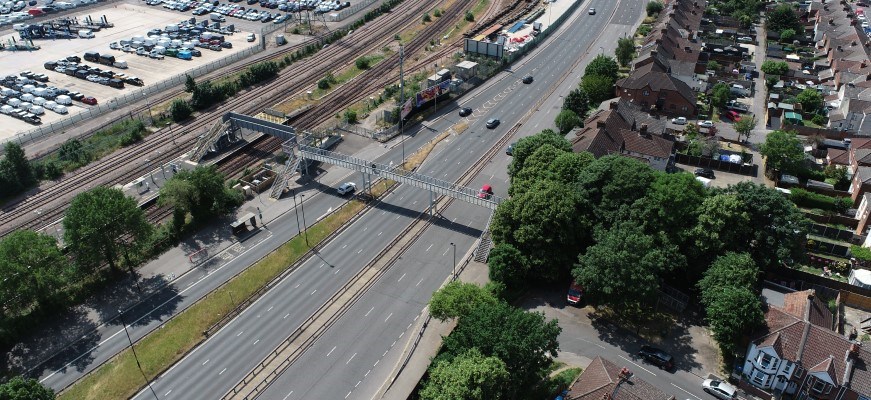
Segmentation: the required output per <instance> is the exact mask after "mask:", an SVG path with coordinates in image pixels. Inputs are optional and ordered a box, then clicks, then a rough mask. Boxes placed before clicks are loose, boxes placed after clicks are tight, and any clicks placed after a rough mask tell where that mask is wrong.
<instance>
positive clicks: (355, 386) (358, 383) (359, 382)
mask: <svg viewBox="0 0 871 400" xmlns="http://www.w3.org/2000/svg"><path fill="white" fill-rule="evenodd" d="M361 383H363V381H357V384H356V385H354V388H355V389H356V388H357V386H360V384H361Z"/></svg>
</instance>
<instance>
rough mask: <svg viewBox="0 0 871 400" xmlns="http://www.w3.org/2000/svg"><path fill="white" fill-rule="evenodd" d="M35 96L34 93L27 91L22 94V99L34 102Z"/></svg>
mask: <svg viewBox="0 0 871 400" xmlns="http://www.w3.org/2000/svg"><path fill="white" fill-rule="evenodd" d="M31 92H32V91H31ZM35 97H36V96H34V95H33V94H32V93H25V94H22V95H21V97H20V99H21V101H27V102H33V99H34V98H35Z"/></svg>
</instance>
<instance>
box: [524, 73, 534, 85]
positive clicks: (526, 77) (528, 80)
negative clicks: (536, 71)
mask: <svg viewBox="0 0 871 400" xmlns="http://www.w3.org/2000/svg"><path fill="white" fill-rule="evenodd" d="M523 83H526V84H529V83H532V75H526V76H524V77H523Z"/></svg>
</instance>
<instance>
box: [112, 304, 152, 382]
mask: <svg viewBox="0 0 871 400" xmlns="http://www.w3.org/2000/svg"><path fill="white" fill-rule="evenodd" d="M118 319H119V320H121V325H122V326H124V333H126V334H127V341H128V342H130V351H132V352H133V358H134V359H135V360H136V366H137V367H139V372H140V373H142V378H144V379H145V384H146V385H148V389H150V390H151V394H153V395H154V398H155V399H159V397H157V393H155V392H154V388H153V387H151V381H149V380H148V377H147V376H145V371H143V370H142V364H140V363H139V357H138V356H136V348H135V347H133V339H131V338H130V332H129V331H128V330H127V323H125V322H124V311H121V310H118Z"/></svg>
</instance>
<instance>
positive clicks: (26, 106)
mask: <svg viewBox="0 0 871 400" xmlns="http://www.w3.org/2000/svg"><path fill="white" fill-rule="evenodd" d="M31 107H33V104H31V103H30V102H27V101H23V102H21V104H20V105H18V108H20V109H22V110H29V109H30V108H31Z"/></svg>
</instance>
